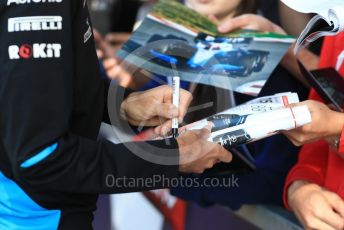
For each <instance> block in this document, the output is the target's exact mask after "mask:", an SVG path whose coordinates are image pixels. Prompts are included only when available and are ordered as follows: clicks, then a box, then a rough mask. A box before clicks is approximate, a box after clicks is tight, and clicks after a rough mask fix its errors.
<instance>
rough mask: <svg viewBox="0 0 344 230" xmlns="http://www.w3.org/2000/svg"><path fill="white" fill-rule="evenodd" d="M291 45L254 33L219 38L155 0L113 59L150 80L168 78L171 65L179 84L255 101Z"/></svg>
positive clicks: (209, 27)
mask: <svg viewBox="0 0 344 230" xmlns="http://www.w3.org/2000/svg"><path fill="white" fill-rule="evenodd" d="M294 41H295V39H294V38H292V37H290V36H285V35H279V34H273V33H265V32H257V31H237V32H235V33H231V34H225V35H223V34H222V35H220V34H218V33H217V27H216V25H215V24H213V23H212V22H211V21H210V20H208V19H207V18H206V17H203V16H202V15H200V14H198V13H197V12H195V11H193V10H191V9H189V8H187V7H185V6H184V5H182V4H180V3H178V2H177V1H173V0H161V1H159V3H158V4H156V5H155V7H154V9H153V11H152V12H151V13H150V14H149V15H148V16H147V17H146V19H145V20H144V21H143V22H142V24H141V26H140V27H139V28H138V29H137V30H136V31H135V32H134V33H133V35H132V37H131V38H130V40H129V41H128V42H127V43H125V44H124V45H123V47H122V49H121V50H120V51H119V52H118V54H117V55H118V57H119V58H120V59H122V60H123V61H124V63H129V64H130V65H134V66H136V67H137V68H142V69H144V70H146V71H148V72H150V73H152V74H153V75H159V76H173V71H172V66H173V65H175V66H176V69H177V71H178V73H179V75H180V77H181V79H182V80H184V81H188V82H196V83H202V84H206V85H212V86H216V87H220V88H224V89H229V90H233V91H236V92H241V93H245V94H249V95H254V96H256V95H258V93H259V92H260V90H261V89H262V87H263V86H264V84H265V82H266V81H267V79H268V78H269V76H270V75H271V73H272V71H273V70H274V69H275V68H276V66H277V65H278V63H279V62H280V60H281V58H282V57H283V55H284V54H285V53H286V51H287V50H288V48H289V47H290V45H291V44H292V43H293V42H294ZM153 79H154V78H153Z"/></svg>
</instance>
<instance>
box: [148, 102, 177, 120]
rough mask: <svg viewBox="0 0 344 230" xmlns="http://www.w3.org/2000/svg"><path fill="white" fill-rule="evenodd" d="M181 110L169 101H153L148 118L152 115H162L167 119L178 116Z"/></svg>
mask: <svg viewBox="0 0 344 230" xmlns="http://www.w3.org/2000/svg"><path fill="white" fill-rule="evenodd" d="M178 114H179V111H178V108H176V107H175V106H174V105H172V104H169V103H159V102H153V103H152V106H151V110H150V111H148V114H147V115H148V116H149V117H148V118H151V117H155V116H158V117H162V118H165V119H172V118H175V117H178Z"/></svg>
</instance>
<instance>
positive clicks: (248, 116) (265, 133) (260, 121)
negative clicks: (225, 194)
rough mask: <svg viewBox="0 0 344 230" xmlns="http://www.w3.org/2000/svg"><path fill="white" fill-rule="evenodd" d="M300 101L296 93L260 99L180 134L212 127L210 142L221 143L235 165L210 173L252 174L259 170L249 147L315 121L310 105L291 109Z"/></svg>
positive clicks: (207, 120)
mask: <svg viewBox="0 0 344 230" xmlns="http://www.w3.org/2000/svg"><path fill="white" fill-rule="evenodd" d="M298 102H299V98H298V95H297V94H296V93H280V94H276V95H272V96H267V97H260V98H256V99H253V100H251V101H249V102H247V103H246V104H243V105H239V106H236V107H233V108H231V109H228V110H226V111H223V112H221V113H218V114H215V115H213V116H210V117H208V118H206V119H203V120H200V121H197V122H194V123H192V124H189V125H186V126H184V127H181V128H180V130H179V133H180V135H183V133H184V132H186V131H187V130H197V129H202V128H204V127H206V126H209V125H210V126H211V127H212V128H211V135H210V137H209V141H211V142H217V143H219V144H221V145H222V146H224V147H225V148H227V149H229V150H230V151H231V153H232V154H233V160H232V162H231V163H229V164H224V163H221V164H217V165H215V166H214V168H212V169H210V170H207V171H206V173H207V174H211V175H214V174H216V175H223V174H228V173H238V172H244V171H252V170H254V169H255V165H254V158H253V157H252V156H251V155H250V153H249V152H248V151H247V148H246V147H245V144H247V143H250V142H254V141H257V140H260V139H263V138H266V137H269V136H272V135H275V134H278V133H279V132H280V131H282V130H292V129H295V128H298V127H301V126H303V125H306V124H308V123H310V122H311V121H312V119H311V114H310V112H309V110H308V108H307V106H298V107H293V108H291V107H289V105H290V104H294V103H298Z"/></svg>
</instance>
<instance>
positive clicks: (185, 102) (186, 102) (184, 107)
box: [178, 89, 193, 122]
mask: <svg viewBox="0 0 344 230" xmlns="http://www.w3.org/2000/svg"><path fill="white" fill-rule="evenodd" d="M192 99H193V97H192V94H191V93H190V92H188V91H186V90H183V89H181V90H180V104H179V114H178V120H179V122H182V121H183V119H184V117H185V115H186V113H187V111H188V109H189V106H190V104H191V102H192Z"/></svg>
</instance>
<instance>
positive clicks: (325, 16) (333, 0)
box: [282, 0, 344, 54]
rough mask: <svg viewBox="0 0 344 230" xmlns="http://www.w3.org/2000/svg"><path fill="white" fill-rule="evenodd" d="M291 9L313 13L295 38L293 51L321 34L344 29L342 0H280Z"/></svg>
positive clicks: (333, 32)
mask: <svg viewBox="0 0 344 230" xmlns="http://www.w3.org/2000/svg"><path fill="white" fill-rule="evenodd" d="M282 2H283V3H284V4H286V5H287V6H288V7H290V8H291V9H293V10H295V11H298V12H301V13H315V14H317V15H315V16H314V17H313V18H312V19H311V20H310V21H309V23H308V24H307V26H306V28H305V29H304V30H303V32H302V33H301V35H300V36H299V38H298V39H297V42H296V45H295V48H294V53H295V54H297V53H298V52H299V50H300V49H301V48H304V47H306V46H308V45H309V44H310V43H312V42H314V41H315V40H317V39H319V38H320V37H323V36H331V35H336V34H337V33H339V32H341V31H344V17H342V15H343V14H344V2H343V1H342V0H318V1H313V0H303V1H295V0H282Z"/></svg>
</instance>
